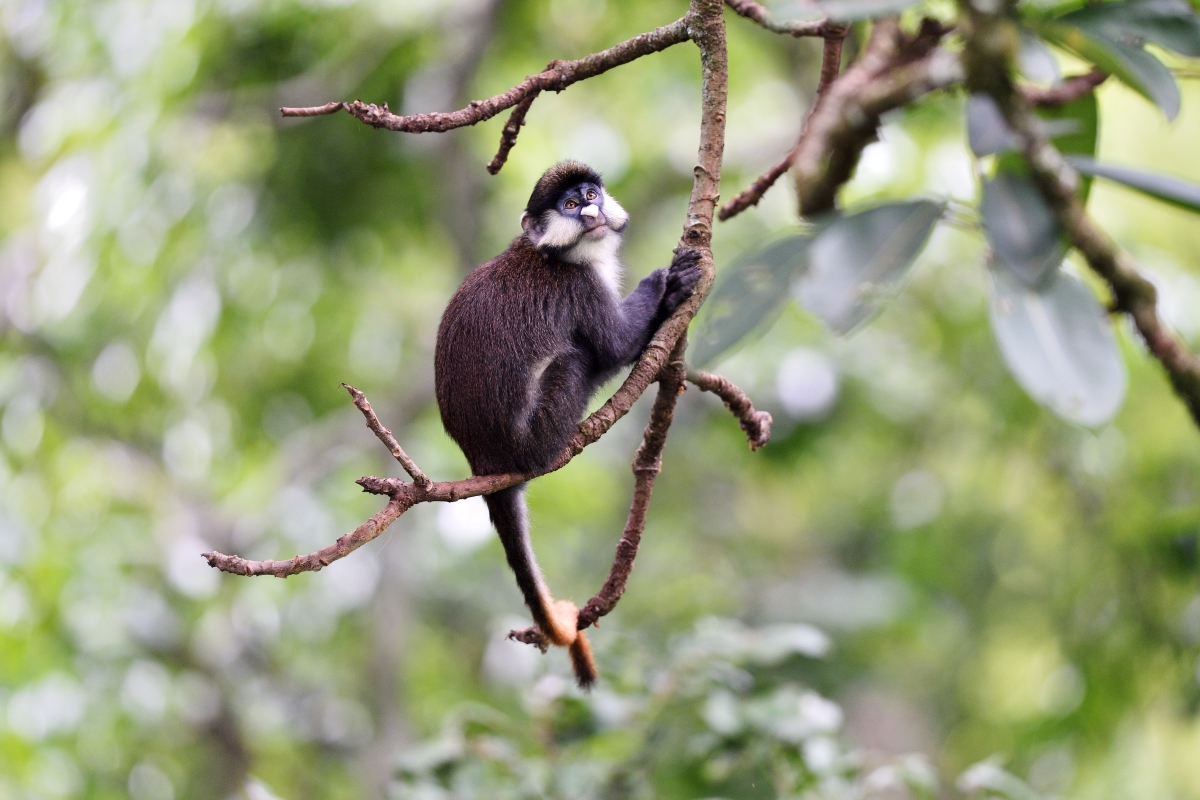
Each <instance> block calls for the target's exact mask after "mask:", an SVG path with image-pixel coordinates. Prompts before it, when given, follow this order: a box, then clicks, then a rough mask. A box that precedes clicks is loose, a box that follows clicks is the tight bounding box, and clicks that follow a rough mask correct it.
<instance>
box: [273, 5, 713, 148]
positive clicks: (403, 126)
mask: <svg viewBox="0 0 1200 800" xmlns="http://www.w3.org/2000/svg"><path fill="white" fill-rule="evenodd" d="M689 16H690V15H689ZM687 22H688V17H684V18H682V19H679V20H676V21H675V22H672V23H671V24H670V25H664V26H662V27H661V28H655V29H654V30H652V31H649V32H648V33H643V34H640V35H638V36H635V37H633V38H632V39H629V40H628V41H624V42H621V43H620V44H618V45H614V46H613V47H610V48H608V49H607V50H602V51H601V52H599V53H593V54H591V55H589V56H585V57H584V58H581V59H578V60H576V61H552V62H551V63H550V66H549V67H547V68H546V69H545V70H543V71H542V72H539V73H538V74H536V75H530V76H529V77H527V78H526V79H525V80H523V81H521V82H520V83H519V84H517V85H516V86H514V87H513V88H511V89H509V90H508V91H506V92H501V93H500V94H498V95H496V96H495V97H490V98H488V99H487V100H472V101H471V102H470V103H469V104H468V105H467V107H466V108H462V109H459V110H458V111H448V112H435V113H429V114H410V115H408V116H401V115H399V114H393V113H392V112H391V111H390V110H389V109H388V106H387V103H384V104H383V105H382V106H377V105H374V104H373V103H364V102H362V101H361V100H355V101H353V102H350V103H338V102H333V103H326V104H325V105H323V106H315V107H312V108H281V109H279V113H281V114H282V115H283V116H285V117H313V116H319V115H322V114H334V113H337V112H338V111H346V112H347V113H349V114H350V115H351V116H353V117H355V118H356V119H358V120H359V121H361V122H363V123H365V124H367V125H370V126H371V127H373V128H385V129H387V130H389V131H400V132H403V133H443V132H445V131H448V130H453V129H455V128H464V127H467V126H470V125H475V124H476V123H479V122H483V121H484V120H488V119H491V118H492V117H494V116H496V115H497V114H499V113H500V112H501V111H504V110H505V109H508V108H512V107H513V106H515V105H518V104H519V103H521V102H523V101H524V100H525V99H526V98H527V97H529V96H530V95H536V94H538V93H540V92H561V91H562V90H563V89H565V88H567V87H568V86H570V85H571V84H573V83H578V82H579V81H582V80H586V79H588V78H594V77H595V76H597V75H600V74H602V73H604V72H607V71H609V70H610V69H613V68H614V67H619V66H621V65H622V64H628V63H629V62H630V61H634V60H636V59H639V58H641V57H642V56H646V55H649V54H651V53H657V52H659V51H661V50H665V49H667V48H668V47H671V46H672V45H676V44H679V43H680V42H685V41H687V40H688V38H689V37H690V35H689V32H688V25H687ZM531 102H532V101H531ZM510 123H511V120H510ZM510 148H511V145H510Z"/></svg>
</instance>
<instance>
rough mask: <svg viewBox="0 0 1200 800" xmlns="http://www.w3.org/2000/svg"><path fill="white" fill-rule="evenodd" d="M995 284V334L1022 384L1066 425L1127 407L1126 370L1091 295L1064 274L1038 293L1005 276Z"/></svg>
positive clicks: (1098, 420)
mask: <svg viewBox="0 0 1200 800" xmlns="http://www.w3.org/2000/svg"><path fill="white" fill-rule="evenodd" d="M992 277H993V279H994V280H993V287H992V289H993V291H992V295H991V303H990V312H991V313H990V315H989V316H990V318H991V323H992V332H993V333H994V334H995V336H996V342H997V343H998V344H999V345H1000V353H1001V355H1002V356H1003V357H1004V363H1005V364H1006V365H1007V366H1008V370H1009V372H1011V373H1012V375H1013V377H1014V378H1016V380H1017V383H1019V384H1021V387H1022V388H1023V389H1025V391H1026V392H1028V393H1029V396H1030V397H1032V398H1033V399H1034V400H1036V401H1037V402H1038V403H1040V404H1042V405H1043V406H1045V407H1046V408H1048V409H1050V410H1051V411H1053V412H1054V413H1055V414H1057V415H1058V416H1060V417H1062V418H1063V419H1066V420H1070V421H1071V422H1077V423H1079V424H1081V425H1087V426H1089V427H1097V426H1100V425H1103V424H1104V423H1106V422H1108V421H1109V420H1110V419H1112V418H1113V416H1114V415H1115V414H1116V413H1117V411H1118V409H1120V407H1121V403H1122V402H1123V400H1124V399H1125V388H1126V382H1127V381H1126V375H1125V362H1124V361H1123V360H1122V358H1121V352H1120V350H1119V349H1118V347H1117V342H1116V337H1115V336H1114V335H1113V330H1112V324H1111V323H1110V322H1109V320H1108V315H1107V314H1106V313H1105V311H1104V309H1103V308H1101V307H1100V304H1099V303H1098V302H1097V301H1096V298H1095V296H1094V295H1093V294H1092V292H1091V290H1090V289H1088V287H1087V286H1086V285H1084V283H1083V282H1082V281H1080V280H1079V279H1078V278H1075V277H1073V276H1071V275H1068V274H1066V273H1064V272H1055V273H1054V274H1053V275H1052V277H1051V279H1050V280H1049V281H1048V282H1047V283H1046V284H1045V285H1044V286H1043V287H1041V288H1040V289H1037V290H1031V289H1029V288H1027V287H1025V286H1023V285H1022V284H1021V283H1019V282H1018V281H1015V280H1013V279H1012V278H1011V277H1010V276H1009V275H1007V274H1006V273H1004V272H1002V271H993V273H992Z"/></svg>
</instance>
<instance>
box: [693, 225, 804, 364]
mask: <svg viewBox="0 0 1200 800" xmlns="http://www.w3.org/2000/svg"><path fill="white" fill-rule="evenodd" d="M811 241H812V237H811V236H790V237H788V238H786V239H783V240H782V241H779V242H775V243H774V244H772V245H769V246H767V247H765V248H762V249H760V250H755V251H753V252H751V253H748V254H745V255H743V256H742V257H741V258H739V259H738V260H737V261H736V262H734V264H733V265H732V266H731V267H730V268H729V269H728V271H727V272H726V275H725V277H724V279H723V280H722V281H721V282H720V283H718V284H717V287H716V288H715V289H714V290H713V293H712V296H711V297H710V298H709V299H708V302H707V303H705V309H706V311H705V314H704V317H703V318H702V319H701V320H700V321H699V326H698V328H697V330H696V331H695V332H694V334H693V336H692V344H691V358H692V362H693V363H695V364H696V365H697V366H704V365H706V364H710V363H712V361H713V359H715V358H716V357H717V356H719V355H721V354H722V353H724V352H725V351H726V350H728V349H729V348H731V347H733V346H734V345H735V344H737V343H738V342H739V341H741V340H742V339H743V338H744V337H745V336H746V335H747V334H749V333H750V332H751V331H753V330H754V329H755V328H757V327H758V326H759V325H761V324H763V323H765V322H766V321H767V320H768V319H771V318H773V317H774V315H775V314H776V313H778V311H779V310H780V309H781V308H782V307H783V304H784V303H785V302H786V301H787V299H788V285H789V284H790V283H791V282H792V278H793V277H795V274H796V272H797V270H800V269H802V268H803V267H804V266H805V264H806V263H807V258H808V248H809V244H810V243H811Z"/></svg>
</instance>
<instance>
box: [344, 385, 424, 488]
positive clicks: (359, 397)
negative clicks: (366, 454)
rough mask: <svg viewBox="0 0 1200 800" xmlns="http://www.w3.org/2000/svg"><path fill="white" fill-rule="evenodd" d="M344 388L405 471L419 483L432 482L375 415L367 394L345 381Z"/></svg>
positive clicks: (368, 425) (369, 425) (370, 426)
mask: <svg viewBox="0 0 1200 800" xmlns="http://www.w3.org/2000/svg"><path fill="white" fill-rule="evenodd" d="M342 388H343V389H345V390H346V391H347V392H349V393H350V396H351V397H353V398H354V405H356V406H358V410H359V411H361V412H362V415H363V416H364V417H366V418H367V427H368V428H370V429H371V430H372V431H373V432H374V433H375V435H376V436H378V437H379V441H381V442H383V446H384V447H386V448H387V449H388V452H390V453H391V454H392V457H393V458H395V459H396V460H397V461H399V462H400V466H402V467H404V471H405V472H407V473H408V474H409V475H410V476H411V477H412V479H413V480H414V481H416V482H417V483H419V484H422V485H424V486H428V485H429V484H430V483H432V481H430V480H429V478H428V477H426V475H425V473H424V472H421V468H420V467H418V466H417V465H416V462H414V461H413V460H412V459H411V458H409V457H408V454H407V453H405V452H404V449H403V448H401V447H400V443H399V442H397V441H396V437H395V436H393V435H392V432H391V431H390V430H388V429H387V428H385V427H383V423H381V422H380V421H379V417H377V416H375V412H374V411H373V410H371V404H370V403H369V402H367V396H366V395H365V394H363V393H362V392H360V391H359V390H358V389H355V388H354V387H353V386H351V385H350V384H348V383H343V384H342Z"/></svg>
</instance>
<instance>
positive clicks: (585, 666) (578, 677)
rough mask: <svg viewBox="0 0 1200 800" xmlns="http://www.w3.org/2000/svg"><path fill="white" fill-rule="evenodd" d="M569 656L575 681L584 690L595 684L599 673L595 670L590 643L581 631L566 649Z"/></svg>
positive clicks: (594, 660)
mask: <svg viewBox="0 0 1200 800" xmlns="http://www.w3.org/2000/svg"><path fill="white" fill-rule="evenodd" d="M567 652H568V653H569V654H570V656H571V667H572V669H574V670H575V682H576V683H578V684H579V688H580V689H583V690H584V691H585V692H586V691H588V690H589V689H591V688H592V686H593V685H595V683H596V680H597V679H598V678H599V677H600V674H599V673H598V672H597V671H596V659H595V658H594V657H593V656H592V645H591V643H590V642H588V638H587V636H585V635H584V633H583V631H580V632H579V635H578V636H576V637H575V641H574V642H572V643H571V646H570V647H569V648H568V649H567Z"/></svg>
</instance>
